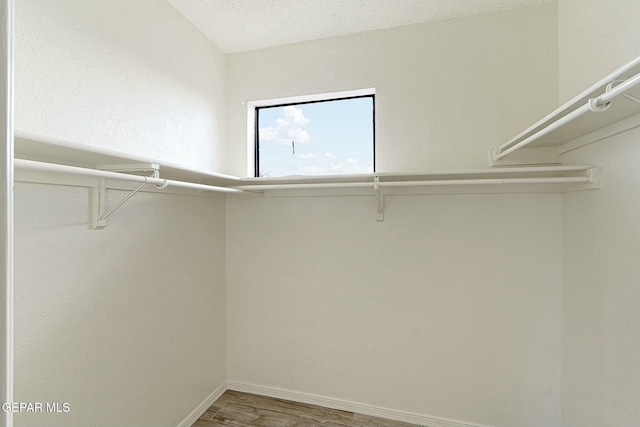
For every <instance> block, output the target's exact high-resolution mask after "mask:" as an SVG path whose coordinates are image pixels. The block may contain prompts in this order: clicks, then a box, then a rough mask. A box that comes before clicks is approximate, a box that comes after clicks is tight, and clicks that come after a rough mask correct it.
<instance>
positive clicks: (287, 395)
mask: <svg viewBox="0 0 640 427" xmlns="http://www.w3.org/2000/svg"><path fill="white" fill-rule="evenodd" d="M227 388H228V389H229V390H235V391H241V392H245V393H253V394H260V395H263V396H269V397H275V398H278V399H284V400H292V401H294V402H300V403H308V404H312V405H318V406H324V407H326V408H332V409H339V410H341V411H349V412H357V413H358V414H363V415H371V416H374V417H380V418H386V419H389V420H395V421H402V422H405V423H411V424H418V425H421V426H424V427H490V426H486V425H482V424H471V423H466V422H462V421H455V420H449V419H446V418H438V417H431V416H428V415H422V414H416V413H413V412H406V411H398V410H395V409H389V408H383V407H380V406H373V405H366V404H364V403H356V402H350V401H348V400H341V399H334V398H331V397H325V396H318V395H315V394H310V393H302V392H298V391H291V390H284V389H281V388H276V387H266V386H261V385H256V384H248V383H243V382H239V381H227Z"/></svg>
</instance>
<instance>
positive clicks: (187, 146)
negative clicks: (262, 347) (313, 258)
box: [15, 0, 226, 427]
mask: <svg viewBox="0 0 640 427" xmlns="http://www.w3.org/2000/svg"><path fill="white" fill-rule="evenodd" d="M16 3H17V6H16V9H17V10H16V24H17V34H16V39H17V41H16V70H15V71H16V127H17V128H18V129H20V130H25V131H30V132H35V133H40V134H44V135H47V136H53V137H59V138H64V139H69V140H73V141H76V142H82V143H87V144H92V145H96V146H100V147H105V148H111V149H115V150H120V151H124V152H129V153H134V154H140V155H144V156H150V157H156V158H159V159H165V160H169V161H172V162H175V163H182V164H185V165H189V166H193V167H199V168H208V169H215V168H218V167H219V166H220V164H221V161H222V160H223V159H224V154H223V153H224V149H223V147H222V145H221V144H220V141H221V139H222V138H223V135H224V120H225V114H224V108H225V103H224V99H223V87H224V82H223V78H224V56H223V55H222V54H221V52H220V51H219V50H218V49H217V48H216V47H215V46H213V45H212V44H211V43H210V42H209V41H208V40H207V39H206V38H204V36H202V34H201V33H199V32H198V31H197V30H196V29H195V28H194V27H193V26H192V25H191V24H189V23H188V22H187V21H186V20H185V19H184V18H183V17H182V16H181V15H180V14H179V13H178V12H177V11H175V10H174V9H173V8H172V7H171V6H170V5H168V3H166V2H165V1H162V0H137V1H135V2H130V1H124V0H123V1H120V0H118V1H100V0H96V1H91V2H78V1H55V2H51V1H46V0H42V1H40V0H18V1H17V2H16ZM15 192H16V235H15V241H16V265H15V276H16V281H15V288H16V302H15V311H16V317H15V322H16V329H15V335H16V348H15V399H16V401H25V402H33V401H35V402H38V401H40V402H68V403H69V404H70V408H71V412H69V413H67V414H41V415H38V414H37V415H24V416H17V417H16V426H19V427H22V426H42V425H47V426H65V427H73V426H78V427H80V426H89V425H91V426H113V425H118V426H149V427H157V426H173V427H175V426H176V425H178V423H179V422H180V421H182V419H183V418H184V417H185V416H186V415H188V414H189V413H190V412H191V411H192V410H193V409H194V408H195V407H196V406H197V405H199V404H200V403H201V402H202V401H203V400H204V399H205V398H207V397H208V396H209V395H210V394H211V393H212V392H213V391H214V390H215V389H216V388H217V387H218V386H220V385H221V384H222V383H223V381H224V380H225V376H226V373H225V370H226V362H225V357H226V350H225V347H226V344H225V340H226V334H225V327H226V326H225V321H226V320H225V292H226V290H225V201H224V198H210V197H206V198H205V197H202V198H199V197H192V196H178V195H159V194H149V193H145V194H139V195H136V196H135V198H133V199H132V200H130V201H129V202H128V203H127V204H126V205H124V206H123V207H122V208H120V210H118V211H117V212H116V213H115V214H114V215H113V216H112V217H110V218H109V225H108V226H107V228H106V229H105V230H102V231H91V230H89V229H88V212H87V209H88V206H89V201H88V197H89V192H88V190H87V189H84V188H72V187H58V186H49V185H41V184H24V183H19V184H18V185H17V186H16V191H15ZM123 194H124V193H122V192H111V195H110V197H111V199H110V203H111V205H113V203H115V202H116V201H117V200H118V199H119V198H120V197H122V196H123Z"/></svg>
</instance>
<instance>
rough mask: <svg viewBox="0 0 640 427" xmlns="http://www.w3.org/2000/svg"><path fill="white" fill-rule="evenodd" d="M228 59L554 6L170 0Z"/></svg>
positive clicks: (442, 0)
mask: <svg viewBox="0 0 640 427" xmlns="http://www.w3.org/2000/svg"><path fill="white" fill-rule="evenodd" d="M168 1H169V2H170V3H171V4H172V5H173V6H174V7H175V8H176V9H178V10H179V11H180V12H181V13H182V14H184V16H186V17H187V19H189V20H190V21H191V22H193V23H194V24H195V25H196V27H198V28H199V29H200V30H201V31H202V32H203V33H204V34H206V35H207V37H209V39H210V40H211V41H213V42H214V43H215V44H216V45H217V46H218V47H220V48H221V49H222V50H223V51H225V52H227V53H231V52H240V51H245V50H252V49H260V48H264V47H271V46H278V45H283V44H289V43H295V42H300V41H304V40H313V39H320V38H325V37H333V36H339V35H343V34H351V33H358V32H362V31H369V30H376V29H380V28H389V27H397V26H400V25H409V24H416V23H419V22H427V21H436V20H441V19H449V18H455V17H459V16H466V15H474V14H478V13H485V12H491V11H496V10H502V9H510V8H515V7H521V6H529V5H533V4H540V3H548V2H550V1H553V0H168Z"/></svg>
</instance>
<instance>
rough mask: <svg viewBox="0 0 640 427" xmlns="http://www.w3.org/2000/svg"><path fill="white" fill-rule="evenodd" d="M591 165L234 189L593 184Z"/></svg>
mask: <svg viewBox="0 0 640 427" xmlns="http://www.w3.org/2000/svg"><path fill="white" fill-rule="evenodd" d="M593 171H594V168H593V166H589V165H587V166H541V167H505V168H494V169H476V170H458V171H454V170H452V171H432V172H406V173H395V172H379V173H371V174H354V175H334V176H304V177H278V178H244V179H242V181H241V183H239V184H236V185H235V186H234V188H238V189H243V190H252V191H256V190H258V191H259V190H288V189H305V188H358V187H371V188H375V187H413V186H433V185H499V184H562V183H568V184H570V183H591V182H593Z"/></svg>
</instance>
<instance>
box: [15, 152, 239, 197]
mask: <svg viewBox="0 0 640 427" xmlns="http://www.w3.org/2000/svg"><path fill="white" fill-rule="evenodd" d="M13 162H14V163H13V164H14V167H15V168H16V169H24V170H31V171H38V172H56V173H64V174H71V175H82V176H93V177H97V178H110V179H119V180H123V181H132V182H146V183H149V184H155V185H158V186H164V185H165V184H166V185H167V186H169V187H182V188H190V189H193V190H201V191H211V192H217V193H242V192H243V190H240V189H235V188H225V187H217V186H214V185H205V184H196V183H193V182H184V181H174V180H172V179H162V178H152V177H145V176H140V175H130V174H126V173H120V172H110V171H103V170H98V169H89V168H81V167H77V166H68V165H60V164H57V163H46V162H37V161H34V160H24V159H14V161H13Z"/></svg>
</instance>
